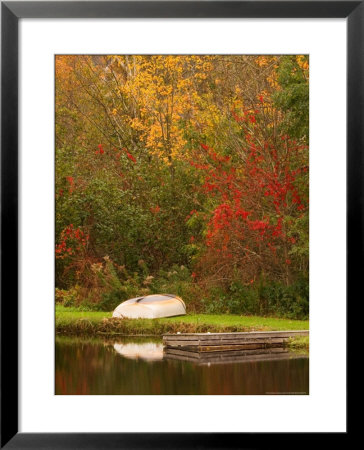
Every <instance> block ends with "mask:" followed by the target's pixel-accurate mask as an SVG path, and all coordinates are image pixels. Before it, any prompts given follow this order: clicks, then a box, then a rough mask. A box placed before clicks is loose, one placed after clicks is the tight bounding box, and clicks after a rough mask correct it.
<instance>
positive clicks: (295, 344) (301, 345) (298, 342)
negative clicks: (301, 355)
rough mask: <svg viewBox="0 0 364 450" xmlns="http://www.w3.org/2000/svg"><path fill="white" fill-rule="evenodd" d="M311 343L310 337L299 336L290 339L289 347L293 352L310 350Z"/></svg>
mask: <svg viewBox="0 0 364 450" xmlns="http://www.w3.org/2000/svg"><path fill="white" fill-rule="evenodd" d="M309 343H310V342H309V337H308V336H297V337H295V338H290V339H289V341H288V344H287V346H288V348H290V349H291V350H308V349H309Z"/></svg>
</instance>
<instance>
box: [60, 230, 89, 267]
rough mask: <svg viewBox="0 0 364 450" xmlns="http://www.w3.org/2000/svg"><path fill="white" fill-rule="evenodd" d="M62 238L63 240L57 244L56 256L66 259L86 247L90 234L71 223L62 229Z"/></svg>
mask: <svg viewBox="0 0 364 450" xmlns="http://www.w3.org/2000/svg"><path fill="white" fill-rule="evenodd" d="M60 239H61V242H60V243H59V244H57V245H56V258H57V259H64V258H66V257H69V256H74V255H76V252H80V251H81V249H82V247H86V244H87V241H88V239H89V236H88V235H86V234H85V233H84V232H83V231H82V230H81V228H75V227H74V226H73V224H72V223H71V224H70V225H68V227H66V228H64V229H63V230H62V232H61V236H60Z"/></svg>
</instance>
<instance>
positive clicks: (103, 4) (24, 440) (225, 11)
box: [1, 1, 364, 449]
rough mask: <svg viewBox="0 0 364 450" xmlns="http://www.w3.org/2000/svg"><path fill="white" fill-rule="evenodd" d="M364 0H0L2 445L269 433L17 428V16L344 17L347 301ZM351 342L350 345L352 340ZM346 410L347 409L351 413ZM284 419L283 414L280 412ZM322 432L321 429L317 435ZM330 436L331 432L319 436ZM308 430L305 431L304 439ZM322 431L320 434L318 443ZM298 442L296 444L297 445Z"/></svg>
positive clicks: (357, 266)
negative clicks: (25, 430)
mask: <svg viewBox="0 0 364 450" xmlns="http://www.w3.org/2000/svg"><path fill="white" fill-rule="evenodd" d="M363 3H364V1H224V2H223V1H188V2H183V1H168V2H165V1H134V2H132V1H111V2H107V1H92V2H80V1H79V2H77V1H69V2H61V1H55V2H46V1H45V2H43V1H42V2H40V1H38V2H32V1H30V2H21V1H20V2H17V1H14V2H11V1H9V2H7V1H5V2H1V448H9V449H15V448H16V449H33V448H34V449H35V448H37V449H40V448H47V449H51V448H52V449H71V448H79V449H96V448H110V449H116V448H128V449H136V448H145V447H149V448H158V449H161V448H174V449H180V448H196V449H197V448H257V447H261V446H262V445H263V444H265V443H266V444H268V442H269V447H271V446H272V442H274V440H273V441H272V439H273V438H275V439H277V441H278V440H279V445H280V447H285V446H287V444H289V443H290V440H291V436H290V434H281V433H277V434H270V433H263V434H257V433H213V434H211V433H138V434H132V433H65V434H58V433H57V434H52V433H51V434H50V433H18V400H19V398H18V324H17V317H18V281H19V279H18V250H19V249H18V182H19V180H18V52H19V47H18V22H19V19H21V18H347V32H348V34H347V39H348V40H347V75H348V85H347V305H348V303H349V301H350V299H351V300H352V301H357V300H358V298H357V294H356V293H357V292H361V289H359V282H360V280H361V279H362V276H363V273H364V265H363V229H364V228H363V218H364V214H363V213H364V209H363V201H364V199H363V192H364V189H363V177H362V174H363V169H364V164H363V144H364V126H363V120H364V5H363ZM14 322H15V323H14ZM347 348H348V349H350V347H349V346H348V347H347ZM347 417H348V416H347ZM283 420H284V418H283ZM338 434H339V436H337V437H336V438H335V439H337V438H345V439H346V438H347V437H348V432H346V433H338ZM320 435H321V434H320ZM322 437H323V438H324V439H325V441H326V438H327V437H326V436H325V435H322ZM309 438H310V433H305V434H303V435H302V436H301V437H300V441H299V444H300V445H302V444H305V441H306V440H307V439H309ZM319 439H320V437H319V435H318V434H316V435H315V441H316V442H317V443H318V441H319ZM294 445H296V444H294Z"/></svg>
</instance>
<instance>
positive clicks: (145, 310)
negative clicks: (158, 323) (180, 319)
mask: <svg viewBox="0 0 364 450" xmlns="http://www.w3.org/2000/svg"><path fill="white" fill-rule="evenodd" d="M185 314H186V306H185V304H184V302H183V300H182V299H181V298H179V297H176V296H167V295H158V296H157V295H150V296H146V297H143V298H137V299H131V300H127V301H126V302H123V303H121V304H120V305H119V306H118V307H117V308H116V309H115V310H114V312H113V317H118V318H128V319H157V318H160V317H173V316H181V315H185Z"/></svg>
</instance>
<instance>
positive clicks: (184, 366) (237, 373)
mask: <svg viewBox="0 0 364 450" xmlns="http://www.w3.org/2000/svg"><path fill="white" fill-rule="evenodd" d="M55 364H56V366H55V393H56V394H58V395H98V394H99V395H133V394H134V395H145V394H155V395H161V394H164V395H175V394H182V395H186V394H190V395H198V394H206V395H221V394H224V395H234V394H240V395H264V394H308V393H309V381H308V380H309V359H308V354H307V353H300V354H297V353H292V352H289V351H284V352H283V350H277V351H276V352H274V353H270V352H265V353H264V354H262V352H261V351H260V353H259V352H251V354H249V355H247V356H244V355H243V356H241V355H240V356H239V357H231V356H230V357H229V358H226V359H224V358H222V357H211V358H208V359H206V358H202V359H195V360H194V359H193V358H185V357H183V356H181V357H179V356H175V355H174V356H170V355H168V354H166V353H165V352H163V345H162V340H161V339H153V338H149V339H146V338H120V339H114V340H104V339H84V338H83V339H81V338H76V337H57V338H56V360H55Z"/></svg>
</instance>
